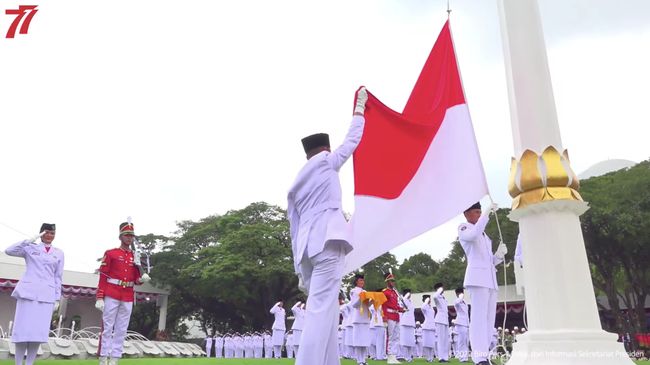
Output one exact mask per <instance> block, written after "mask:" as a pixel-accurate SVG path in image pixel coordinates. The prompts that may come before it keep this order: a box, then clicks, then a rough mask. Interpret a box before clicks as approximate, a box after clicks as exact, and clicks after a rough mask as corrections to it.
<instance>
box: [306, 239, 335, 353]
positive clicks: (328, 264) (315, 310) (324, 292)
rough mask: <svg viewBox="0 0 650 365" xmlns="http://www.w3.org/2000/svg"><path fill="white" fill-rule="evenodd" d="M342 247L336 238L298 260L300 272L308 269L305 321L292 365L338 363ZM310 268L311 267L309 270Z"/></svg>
mask: <svg viewBox="0 0 650 365" xmlns="http://www.w3.org/2000/svg"><path fill="white" fill-rule="evenodd" d="M344 264H345V250H344V248H343V246H342V245H341V244H340V243H339V242H336V241H330V242H328V243H327V244H326V245H325V248H324V249H323V251H322V252H321V253H319V254H318V255H316V256H314V257H312V258H309V259H307V258H305V259H303V260H302V264H301V265H302V271H303V272H306V271H311V279H310V282H309V296H308V297H307V311H306V314H305V324H304V327H303V329H302V335H301V336H300V348H299V349H298V355H297V356H296V363H295V365H339V364H340V363H341V360H340V359H339V352H338V324H339V303H338V297H339V290H340V289H341V276H342V272H343V265H344ZM309 269H311V270H309Z"/></svg>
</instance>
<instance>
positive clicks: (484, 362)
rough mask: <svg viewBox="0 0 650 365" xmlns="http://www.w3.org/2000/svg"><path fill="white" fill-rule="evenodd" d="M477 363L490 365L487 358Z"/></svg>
mask: <svg viewBox="0 0 650 365" xmlns="http://www.w3.org/2000/svg"><path fill="white" fill-rule="evenodd" d="M476 365H490V363H489V362H488V361H487V360H483V361H481V362H479V363H478V364H476Z"/></svg>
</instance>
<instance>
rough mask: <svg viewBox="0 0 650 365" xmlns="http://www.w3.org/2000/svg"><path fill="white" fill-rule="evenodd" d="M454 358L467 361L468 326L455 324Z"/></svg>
mask: <svg viewBox="0 0 650 365" xmlns="http://www.w3.org/2000/svg"><path fill="white" fill-rule="evenodd" d="M456 334H457V335H456V348H455V351H456V358H457V359H458V360H460V361H467V358H468V357H469V327H465V326H461V325H458V324H457V325H456Z"/></svg>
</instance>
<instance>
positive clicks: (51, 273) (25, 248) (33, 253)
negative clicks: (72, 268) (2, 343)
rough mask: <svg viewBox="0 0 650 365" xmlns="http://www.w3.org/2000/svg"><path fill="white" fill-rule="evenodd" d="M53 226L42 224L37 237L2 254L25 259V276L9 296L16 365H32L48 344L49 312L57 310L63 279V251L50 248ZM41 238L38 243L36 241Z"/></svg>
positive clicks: (54, 228) (53, 233)
mask: <svg viewBox="0 0 650 365" xmlns="http://www.w3.org/2000/svg"><path fill="white" fill-rule="evenodd" d="M55 234H56V227H55V225H54V224H49V223H43V224H42V225H41V231H40V234H38V235H36V236H34V237H32V238H31V239H27V240H24V241H21V242H18V243H16V244H14V245H11V246H9V247H8V248H7V249H6V250H5V253H6V254H7V255H9V256H16V257H22V258H24V259H25V266H26V269H25V274H24V275H23V276H22V277H21V278H20V281H18V284H17V285H16V288H15V289H14V291H13V292H12V293H11V296H12V297H14V298H16V314H15V315H14V327H13V332H12V334H11V342H13V343H14V344H15V346H16V352H15V360H16V365H21V364H22V363H23V358H24V357H25V354H27V359H26V364H27V365H32V364H33V363H34V360H35V359H36V355H37V353H38V348H39V346H40V345H41V343H45V342H47V339H48V337H49V333H50V321H51V320H52V312H54V311H56V310H57V309H58V308H59V300H60V299H61V281H62V278H63V264H64V261H65V258H64V255H63V251H61V250H60V249H58V248H56V247H53V246H52V241H53V240H54V236H55ZM39 237H40V239H41V243H39V244H37V243H36V240H37V239H38V238H39Z"/></svg>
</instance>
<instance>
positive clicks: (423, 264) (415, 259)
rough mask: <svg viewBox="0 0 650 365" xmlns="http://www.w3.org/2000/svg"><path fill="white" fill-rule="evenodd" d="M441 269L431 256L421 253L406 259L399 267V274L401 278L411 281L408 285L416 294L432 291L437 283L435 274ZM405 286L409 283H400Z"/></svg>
mask: <svg viewBox="0 0 650 365" xmlns="http://www.w3.org/2000/svg"><path fill="white" fill-rule="evenodd" d="M439 267H440V265H439V264H438V263H437V262H436V261H435V260H434V259H433V258H431V256H430V255H428V254H426V253H423V252H420V253H417V254H415V255H413V256H411V257H409V258H406V259H404V262H403V263H402V264H401V265H400V267H399V274H400V277H401V278H404V279H409V280H411V283H410V284H408V285H409V288H411V289H413V291H414V292H423V291H431V290H433V285H434V284H435V283H436V282H437V281H436V278H435V274H436V272H437V271H438V269H439ZM403 285H407V283H400V286H403Z"/></svg>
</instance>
